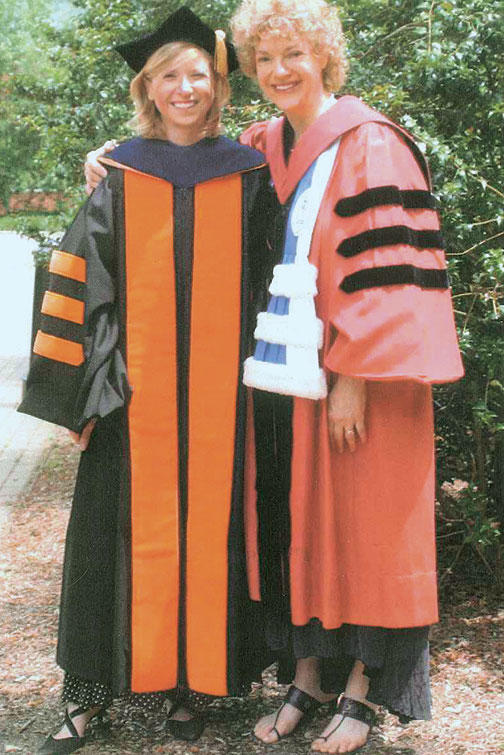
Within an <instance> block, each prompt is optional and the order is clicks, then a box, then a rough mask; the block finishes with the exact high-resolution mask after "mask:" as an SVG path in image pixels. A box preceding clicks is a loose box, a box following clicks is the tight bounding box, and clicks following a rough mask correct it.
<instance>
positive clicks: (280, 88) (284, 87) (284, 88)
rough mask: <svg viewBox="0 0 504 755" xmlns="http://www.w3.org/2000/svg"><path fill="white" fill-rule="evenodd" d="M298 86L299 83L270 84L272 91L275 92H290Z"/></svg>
mask: <svg viewBox="0 0 504 755" xmlns="http://www.w3.org/2000/svg"><path fill="white" fill-rule="evenodd" d="M298 84H299V81H292V82H290V83H289V84H272V89H274V90H275V92H290V91H292V89H294V88H295V87H297V86H298Z"/></svg>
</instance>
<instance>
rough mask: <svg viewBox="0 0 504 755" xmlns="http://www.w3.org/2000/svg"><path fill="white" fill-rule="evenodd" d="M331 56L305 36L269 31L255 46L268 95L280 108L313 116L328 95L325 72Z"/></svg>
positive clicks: (299, 115)
mask: <svg viewBox="0 0 504 755" xmlns="http://www.w3.org/2000/svg"><path fill="white" fill-rule="evenodd" d="M326 63H327V57H326V56H322V55H316V54H315V53H314V52H313V51H312V48H311V46H310V44H309V43H308V41H307V40H306V39H304V38H303V37H302V36H288V37H285V36H279V35H277V34H265V35H263V36H261V37H260V38H259V41H258V43H257V46H256V48H255V64H256V73H257V81H258V83H259V86H260V87H261V90H262V92H263V94H264V95H265V97H267V98H268V99H269V100H271V101H272V102H273V103H274V104H275V105H276V106H277V107H278V108H280V110H283V111H284V113H285V114H286V115H287V116H289V115H294V116H295V117H296V118H300V119H310V116H311V113H312V112H313V111H314V110H316V108H317V107H318V105H319V104H320V102H321V100H323V99H324V98H325V97H327V92H325V90H324V85H323V81H322V71H323V70H324V67H325V65H326Z"/></svg>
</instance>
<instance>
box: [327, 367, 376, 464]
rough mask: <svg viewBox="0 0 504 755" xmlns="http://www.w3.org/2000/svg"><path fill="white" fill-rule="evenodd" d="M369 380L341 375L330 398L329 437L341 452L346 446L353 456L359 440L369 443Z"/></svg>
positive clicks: (328, 408) (328, 412)
mask: <svg viewBox="0 0 504 755" xmlns="http://www.w3.org/2000/svg"><path fill="white" fill-rule="evenodd" d="M366 392H367V391H366V381H365V380H364V378H357V377H351V376H349V375H338V378H337V380H336V382H335V384H334V386H333V387H332V389H331V391H330V393H329V397H328V399H327V414H328V419H329V434H330V436H331V438H332V439H333V440H334V442H335V443H336V446H337V448H338V451H339V453H343V451H344V450H345V444H346V447H347V448H348V449H349V450H350V451H351V452H352V453H353V451H355V449H356V446H357V441H360V442H361V443H364V442H365V441H366V426H365V421H364V416H365V412H366Z"/></svg>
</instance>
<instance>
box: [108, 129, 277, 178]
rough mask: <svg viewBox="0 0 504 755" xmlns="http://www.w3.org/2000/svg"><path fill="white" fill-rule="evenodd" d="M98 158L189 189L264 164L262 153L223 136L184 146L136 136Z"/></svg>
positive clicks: (109, 163)
mask: <svg viewBox="0 0 504 755" xmlns="http://www.w3.org/2000/svg"><path fill="white" fill-rule="evenodd" d="M100 161H101V162H103V163H105V164H107V165H112V166H114V167H117V168H121V169H123V170H124V169H129V170H134V171H136V172H138V173H146V174H148V175H150V176H155V177H156V178H162V179H163V180H165V181H168V182H169V183H171V184H173V185H174V186H178V187H181V188H189V187H191V186H195V185H196V184H199V183H203V182H204V181H210V180H212V179H213V178H220V177H222V176H228V175H231V174H233V173H242V172H244V171H247V170H253V169H254V168H258V167H259V166H261V165H264V155H263V154H262V153H261V152H258V151H257V150H255V149H252V148H251V147H247V146H244V145H242V144H238V143H237V142H234V141H232V140H231V139H227V138H226V137H224V136H219V137H217V138H216V139H209V138H207V139H202V140H201V141H199V142H196V144H191V145H189V146H187V147H186V146H180V145H178V144H173V142H169V141H167V140H164V139H143V138H141V137H137V138H135V139H131V140H130V141H128V142H124V143H123V144H120V145H119V147H117V148H116V149H114V150H112V152H108V153H107V154H106V155H104V157H103V158H100Z"/></svg>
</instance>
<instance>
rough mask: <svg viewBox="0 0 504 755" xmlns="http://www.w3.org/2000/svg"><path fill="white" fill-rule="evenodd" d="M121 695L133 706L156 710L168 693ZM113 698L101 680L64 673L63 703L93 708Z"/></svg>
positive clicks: (159, 708) (108, 688) (160, 706)
mask: <svg viewBox="0 0 504 755" xmlns="http://www.w3.org/2000/svg"><path fill="white" fill-rule="evenodd" d="M172 692H173V691H172ZM121 697H122V698H127V699H128V700H129V702H131V703H132V704H133V705H134V706H135V707H138V708H141V709H143V710H145V711H151V712H156V711H159V710H161V708H162V707H163V704H164V703H165V701H166V700H167V699H168V698H169V693H168V692H167V691H166V692H165V691H162V692H143V693H139V692H130V693H129V694H126V695H122V696H121ZM114 698H115V695H114V694H113V692H112V687H109V686H107V685H106V684H102V683H101V682H97V681H91V680H89V679H83V678H82V677H80V676H74V675H73V674H69V673H65V677H64V679H63V691H62V693H61V699H62V701H63V702H64V703H77V704H78V705H82V707H84V708H94V707H97V706H100V707H103V708H107V707H108V706H109V705H110V704H111V703H112V701H113V700H114Z"/></svg>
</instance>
